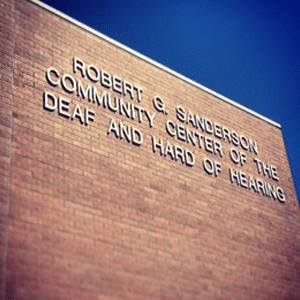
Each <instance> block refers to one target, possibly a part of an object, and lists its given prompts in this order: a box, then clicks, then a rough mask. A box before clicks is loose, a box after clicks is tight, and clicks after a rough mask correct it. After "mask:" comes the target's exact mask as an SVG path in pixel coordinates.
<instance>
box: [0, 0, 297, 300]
mask: <svg viewBox="0 0 300 300" xmlns="http://www.w3.org/2000/svg"><path fill="white" fill-rule="evenodd" d="M0 7H1V23H0V26H1V35H0V38H1V54H0V58H1V77H0V80H1V102H0V107H1V111H0V113H1V118H0V126H1V127H0V130H1V137H0V139H1V144H0V145H1V146H0V153H1V159H0V163H1V173H0V176H1V183H0V188H1V189H0V195H1V214H0V218H1V219H0V220H1V222H0V224H1V235H0V236H1V244H0V246H1V248H0V249H1V260H2V262H3V263H2V265H1V266H2V274H3V276H1V280H2V278H3V279H4V282H3V284H2V285H1V286H2V287H3V291H2V296H3V298H4V299H101V300H102V299H104V300H121V299H130V300H132V299H145V300H154V299H155V300H156V299H168V300H169V299H276V300H277V299H278V300H279V299H299V297H300V283H299V278H300V273H299V270H300V255H299V253H300V252H299V250H300V240H299V207H298V202H297V198H296V193H295V187H294V184H293V179H292V175H291V171H290V167H289V163H288V160H287V155H286V151H285V146H284V141H283V137H282V132H281V129H280V128H279V127H278V126H276V124H273V123H270V122H268V121H266V120H263V119H262V118H259V117H257V116H255V115H253V114H252V113H249V112H247V111H245V110H243V109H241V108H238V107H237V106H235V105H232V104H230V103H228V102H226V101H224V99H222V97H218V96H217V95H215V94H213V93H210V92H208V91H206V90H205V89H201V88H199V87H198V86H195V85H193V84H191V83H189V82H187V81H185V80H183V79H182V78H179V77H178V76H176V75H174V74H173V73H170V72H167V71H166V70H165V69H163V68H159V67H157V66H155V65H153V64H151V63H149V62H147V61H145V60H143V59H141V57H137V56H135V55H134V54H133V53H131V52H128V51H125V50H124V49H122V48H120V47H117V46H116V45H115V44H112V43H109V42H108V41H107V40H106V39H102V38H101V37H99V36H97V35H95V34H93V33H92V32H89V31H86V30H84V29H82V28H80V27H78V26H76V25H74V24H73V23H72V22H69V21H67V20H64V19H63V18H62V17H60V16H59V15H56V14H54V13H51V12H50V11H48V10H45V9H43V8H42V7H40V6H38V5H35V4H34V3H32V2H30V1H26V0H20V1H19V0H18V1H13V0H5V1H2V2H1V4H0ZM74 58H77V59H78V60H77V61H76V60H75V61H76V62H77V65H76V66H77V68H76V70H75V71H76V73H75V72H74V69H73V65H74ZM82 62H83V63H84V64H85V68H83V70H85V72H86V71H87V69H88V66H89V65H93V66H94V67H89V72H90V77H91V78H94V79H95V77H97V75H98V74H97V70H99V72H100V70H102V71H105V74H109V75H110V76H115V77H114V78H116V77H117V79H115V86H114V87H105V86H104V85H101V84H100V82H92V80H90V79H89V78H88V76H87V74H85V76H84V77H83V75H82V73H81V71H80V70H81V67H80V66H82ZM95 67H96V68H97V69H95ZM47 71H48V77H49V78H48V80H47V75H46V72H47ZM99 74H100V73H99ZM105 74H104V75H103V74H102V75H103V76H104V77H101V78H108V77H105ZM64 75H69V76H70V77H71V78H70V77H68V76H64ZM99 76H100V75H99ZM107 76H108V75H107ZM118 78H119V79H118ZM72 80H74V82H75V84H76V86H78V81H80V82H81V84H82V86H83V89H82V93H83V94H84V92H86V89H87V87H88V85H90V86H91V92H90V93H91V94H88V92H86V93H87V94H86V98H85V99H84V96H83V94H82V93H79V96H78V95H77V91H74V92H72V91H71V90H72ZM103 80H104V79H103ZM107 80H108V79H107ZM110 80H111V81H112V77H111V78H110ZM95 81H97V80H95ZM104 81H105V80H104ZM51 82H52V84H51ZM124 82H126V83H127V85H126V83H124ZM104 83H105V82H104ZM64 85H65V88H64ZM106 85H107V86H108V83H107V82H106ZM122 85H123V87H124V86H125V85H126V86H127V92H126V95H125V92H124V88H122V87H121V86H122ZM94 87H95V88H96V89H97V92H98V94H99V99H100V100H99V99H98V100H99V101H101V99H102V100H103V101H104V102H102V103H101V105H99V103H97V102H96V103H93V100H95V99H96V98H95V97H94V96H91V95H94V94H93V92H92V89H93V88H94ZM134 87H135V89H134ZM66 90H69V92H67V91H66ZM129 90H131V91H132V96H133V97H131V93H130V92H129ZM141 90H142V91H143V92H142V93H141V97H140V98H141V99H139V97H138V91H141ZM93 91H94V90H93ZM103 92H105V93H106V95H109V96H110V97H111V98H110V99H111V103H108V102H105V101H108V99H109V96H106V97H104V98H101V96H102V95H103ZM89 96H90V97H91V101H89V100H88V97H89ZM156 96H158V97H159V99H163V101H164V105H165V110H163V109H160V106H159V104H161V102H160V100H159V99H157V101H156V103H157V108H155V107H154V104H153V99H154V98H155V97H156ZM115 97H118V98H121V99H122V101H123V102H124V103H125V104H126V105H127V106H126V107H127V108H128V110H129V111H130V112H129V113H128V114H129V116H127V115H126V113H125V112H124V110H123V111H122V113H120V111H117V112H113V110H114V109H113V106H114V104H115V103H114V102H113V101H114V99H115ZM132 98H133V99H132ZM118 101H120V100H118ZM110 106H111V107H110ZM178 107H181V108H183V109H184V110H185V116H187V115H188V114H187V113H188V111H191V113H192V114H191V115H190V119H191V118H192V117H191V116H194V115H195V114H197V115H198V116H199V117H201V118H206V119H208V120H209V121H211V122H212V123H217V124H219V125H220V126H222V128H227V129H228V130H230V132H232V131H235V132H237V133H238V134H239V136H244V137H246V138H249V139H251V140H252V141H255V142H256V143H257V148H258V153H257V154H256V153H255V151H252V152H251V151H250V150H247V149H243V147H242V146H241V145H239V146H235V145H234V143H233V141H231V142H229V141H228V139H227V140H226V138H218V137H217V136H216V134H209V133H208V132H202V130H201V128H198V129H196V128H194V127H193V126H192V125H193V124H192V123H193V121H192V120H191V121H190V122H189V124H186V123H184V122H181V120H180V118H183V114H181V117H180V114H178V113H177V114H176V108H178ZM59 109H60V112H59ZM160 110H162V111H160ZM146 111H147V113H148V114H149V116H151V117H153V119H152V120H153V124H152V123H151V121H150V120H149V118H151V117H149V116H148V117H147V113H146ZM181 111H182V110H181ZM133 114H134V117H133ZM154 114H155V116H153V115H154ZM178 115H179V116H178ZM87 117H88V118H87ZM112 120H113V122H112ZM202 120H203V119H202ZM87 121H88V124H85V123H86V122H87ZM168 121H170V122H169V123H168ZM120 123H121V124H122V125H123V126H124V130H127V129H128V130H129V137H128V139H129V140H130V139H131V141H128V139H127V138H126V132H125V131H122V133H123V137H122V134H121V131H120ZM166 124H169V129H168V130H169V131H170V134H169V133H168V132H167V130H166ZM122 125H121V126H122ZM151 125H153V126H152V127H151ZM177 125H179V126H181V127H178V126H177ZM176 126H177V128H179V129H178V130H179V133H178V134H179V138H178V136H172V135H173V132H174V131H175V128H176ZM132 128H134V130H136V131H135V133H136V135H135V139H136V140H139V138H140V136H139V135H138V133H137V131H138V132H140V133H141V134H142V136H143V142H142V143H141V145H139V143H138V142H136V143H134V141H133V140H132V136H131V135H130V134H132ZM180 128H183V129H180ZM187 128H188V129H189V130H190V131H193V132H197V133H198V134H201V135H202V136H203V137H202V138H201V141H202V148H201V149H200V148H199V144H196V145H195V146H194V145H193V144H192V142H189V143H187V142H186V141H184V139H185V138H186V136H185V134H186V133H180V132H181V131H180V130H182V132H186V131H184V130H186V129H187ZM130 130H131V131H130ZM108 132H109V134H108ZM121 137H122V138H121ZM153 137H154V138H155V141H156V144H155V145H156V146H155V145H154V146H153ZM160 139H161V141H162V142H163V155H161V149H160V146H159V145H158V143H159V142H160ZM196 141H197V142H199V140H196ZM205 141H206V142H205ZM167 142H169V144H167ZM216 142H217V144H216ZM244 142H245V140H244ZM205 143H206V144H205ZM218 143H219V145H221V147H222V153H223V157H221V155H220V151H219V152H218V151H216V153H214V149H213V145H217V147H218ZM161 145H162V143H161ZM167 145H169V147H167ZM174 145H175V148H174ZM176 147H177V148H176ZM244 148H246V147H245V145H244ZM180 149H182V150H180ZM231 149H234V152H232V153H239V152H243V153H244V154H245V155H246V157H247V162H246V163H245V164H244V165H243V166H241V164H240V163H239V164H235V163H234V162H233V161H232V160H231V159H230V150H231ZM176 151H177V155H178V159H177V160H175V159H172V155H174V156H175V155H176ZM187 151H188V152H187ZM235 151H236V152H235ZM181 152H184V153H190V156H189V159H190V160H191V159H192V157H193V158H194V160H195V162H194V163H193V164H192V163H191V164H192V166H189V165H187V164H186V163H182V158H181V156H180V153H181ZM178 153H179V154H178ZM183 155H184V154H183ZM183 157H185V156H183ZM186 159H187V157H185V161H186ZM254 159H259V160H260V161H263V162H265V163H268V164H269V165H272V166H275V167H276V175H274V176H275V179H274V178H273V179H272V178H269V175H268V174H266V175H264V174H263V173H259V172H258V169H257V166H256V163H255V162H254ZM204 160H205V161H206V162H207V165H206V166H207V168H209V167H210V166H211V165H210V163H211V162H218V163H219V164H220V165H221V172H220V173H219V174H218V175H217V176H215V174H214V173H213V174H209V172H210V170H208V171H207V172H206V171H205V170H204V166H203V161H204ZM230 169H232V170H233V171H234V172H235V171H240V172H242V173H243V174H245V176H246V177H247V180H248V178H249V177H252V178H256V179H259V180H260V181H261V182H263V183H265V182H266V183H269V184H270V185H272V186H274V187H275V188H276V187H280V188H281V189H282V191H284V195H285V198H286V199H285V200H286V201H284V200H283V199H279V200H278V199H277V200H274V199H273V197H271V198H270V197H267V196H265V195H263V192H262V191H260V192H255V191H254V189H253V188H252V189H251V188H250V189H249V188H245V187H241V186H238V184H237V183H236V179H234V180H233V182H231V181H230V173H229V170H230ZM212 172H213V171H212ZM277 177H279V180H277V179H276V178H277ZM247 182H248V181H247ZM247 184H248V183H247ZM277 197H278V196H277ZM1 283H2V282H1Z"/></svg>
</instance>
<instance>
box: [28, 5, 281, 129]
mask: <svg viewBox="0 0 300 300" xmlns="http://www.w3.org/2000/svg"><path fill="white" fill-rule="evenodd" d="M27 1H29V2H32V3H34V4H36V5H38V6H40V7H41V8H43V9H45V10H47V11H49V12H51V13H53V14H54V15H57V16H58V17H60V18H62V19H64V20H66V21H68V22H70V23H72V24H74V25H76V26H78V27H80V28H82V29H84V30H86V31H88V32H90V33H92V34H93V35H95V36H97V37H99V38H101V39H103V40H105V41H107V42H109V43H111V44H113V45H115V46H117V47H119V48H120V49H122V50H124V51H126V52H128V53H130V54H132V55H134V56H136V57H138V58H139V59H142V60H144V61H146V62H148V63H149V64H151V65H153V66H155V67H157V68H159V69H161V70H163V71H165V72H167V73H169V74H171V75H173V76H175V77H177V78H180V79H181V80H183V81H185V82H187V83H189V84H191V85H193V86H195V87H197V88H199V89H201V90H203V91H205V92H207V93H209V94H211V95H213V96H215V97H217V98H219V99H221V100H223V101H224V102H226V103H229V104H231V105H233V106H235V107H237V108H239V109H241V110H243V111H245V112H247V113H249V114H251V115H253V116H255V117H257V118H259V119H261V120H264V121H266V122H267V123H269V124H271V125H273V126H275V127H278V128H281V125H280V124H278V123H276V122H274V121H272V120H270V119H268V118H266V117H264V116H262V115H260V114H259V113H256V112H255V111H253V110H251V109H249V108H247V107H245V106H243V105H241V104H238V103H236V102H234V101H233V100H230V99H229V98H226V97H225V96H222V95H221V94H218V93H217V92H214V91H212V90H210V89H209V88H206V87H205V86H203V85H201V84H199V83H197V82H195V81H193V80H191V79H189V78H187V77H185V76H183V75H181V74H179V73H177V72H175V71H173V70H171V69H169V68H168V67H165V66H164V65H162V64H160V63H158V62H156V61H154V60H152V59H150V58H148V57H146V56H145V55H143V54H140V53H139V52H137V51H135V50H132V49H130V48H129V47H127V46H125V45H123V44H121V43H119V42H117V41H115V40H113V39H111V38H109V37H107V36H106V35H104V34H102V33H100V32H99V31H97V30H95V29H93V28H91V27H89V26H87V25H84V24H83V23H81V22H79V21H77V20H75V19H73V18H72V17H69V16H67V15H66V14H64V13H62V12H60V11H58V10H57V9H55V8H53V7H51V6H49V5H47V4H45V3H43V2H41V1H39V0H27Z"/></svg>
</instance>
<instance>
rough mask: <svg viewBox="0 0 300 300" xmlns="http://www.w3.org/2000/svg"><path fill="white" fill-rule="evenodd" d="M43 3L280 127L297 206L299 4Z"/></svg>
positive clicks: (200, 0) (199, 0)
mask: <svg viewBox="0 0 300 300" xmlns="http://www.w3.org/2000/svg"><path fill="white" fill-rule="evenodd" d="M43 2H44V3H46V4H48V5H50V6H52V7H54V8H56V9H58V10H59V11H61V12H64V13H65V14H67V15H69V16H71V17H73V18H75V19H77V20H78V21H80V22H82V23H84V24H86V25H88V26H90V27H92V28H94V29H96V30H98V31H100V32H101V33H103V34H105V35H107V36H109V37H110V38H113V39H115V40H116V41H118V42H121V43H123V44H124V45H126V46H128V47H130V48H132V49H133V50H136V51H138V52H140V53H142V54H144V55H146V56H148V57H150V58H152V59H154V60H155V61H157V62H159V63H161V64H163V65H165V66H167V67H168V68H170V69H173V70H174V71H176V72H178V73H180V74H182V75H184V76H186V77H188V78H190V79H192V80H194V81H196V82H198V83H200V84H202V85H204V86H206V87H208V88H209V89H212V90H214V91H216V92H218V93H220V94H222V95H224V96H226V97H228V98H230V99H232V100H234V101H235V102H237V103H239V104H242V105H244V106H246V107H248V108H250V109H252V110H254V111H255V112H258V113H259V114H261V115H263V116H265V117H267V118H269V119H271V120H273V121H275V122H277V123H279V124H281V125H282V128H283V135H284V139H285V144H286V147H287V153H288V157H289V161H290V164H291V168H292V172H293V177H294V181H295V185H296V189H297V192H298V199H299V195H300V133H299V131H300V117H299V116H300V1H299V0H298V1H292V0H285V1H283V0H280V1H278V0H272V1H268V0H264V1H257V0H215V1H213V0H180V1H179V0H172V1H164V0H151V1H149V0H146V1H143V0H140V1H126V0H125V1H120V0H119V1H117V0H107V1H106V0H100V1H99V0H98V1H95V0H91V1H89V0H86V1H82V0H81V1H76V0H72V1H70V0H64V1H61V0H45V1H43Z"/></svg>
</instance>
